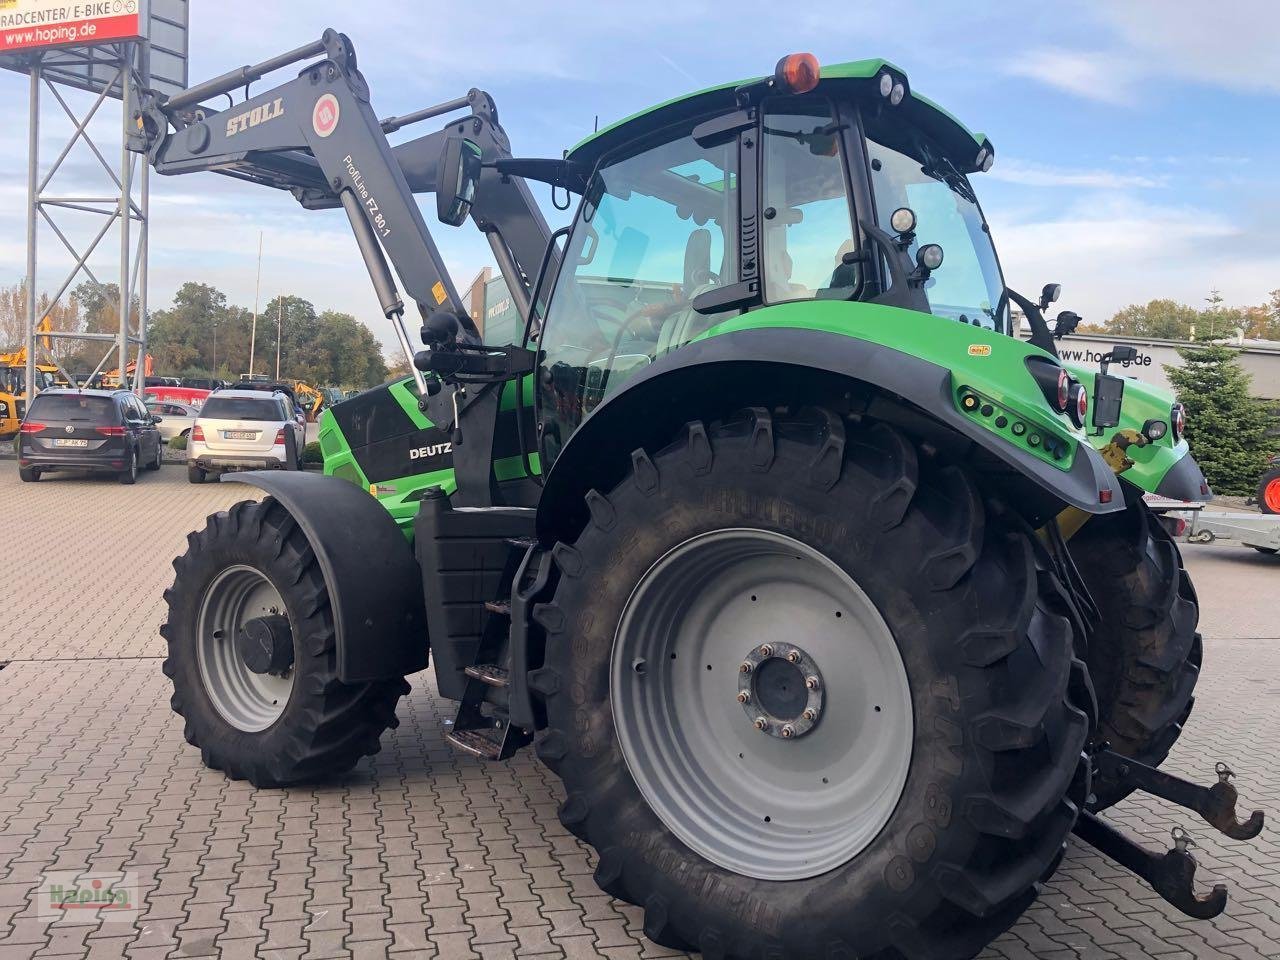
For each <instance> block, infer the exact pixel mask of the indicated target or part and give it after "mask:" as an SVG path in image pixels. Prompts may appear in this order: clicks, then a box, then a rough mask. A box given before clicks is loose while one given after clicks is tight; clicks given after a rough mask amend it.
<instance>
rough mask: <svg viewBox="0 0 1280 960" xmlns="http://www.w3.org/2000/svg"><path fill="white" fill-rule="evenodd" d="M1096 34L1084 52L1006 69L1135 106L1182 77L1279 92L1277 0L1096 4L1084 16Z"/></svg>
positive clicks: (1027, 60)
mask: <svg viewBox="0 0 1280 960" xmlns="http://www.w3.org/2000/svg"><path fill="white" fill-rule="evenodd" d="M1081 13H1082V17H1081V19H1083V20H1084V21H1085V22H1086V23H1088V22H1089V21H1094V23H1092V24H1091V25H1092V26H1093V27H1094V28H1095V31H1096V34H1095V35H1094V36H1091V37H1089V38H1088V39H1087V40H1083V39H1082V40H1081V41H1080V43H1081V46H1078V47H1070V46H1063V45H1056V46H1041V47H1039V48H1034V47H1033V48H1032V49H1031V50H1030V51H1029V52H1028V53H1027V54H1026V55H1025V56H1021V57H1017V58H1015V59H1013V60H1012V61H1011V62H1010V63H1008V64H1006V66H1005V68H1004V69H1005V72H1006V73H1008V74H1010V75H1012V76H1020V77H1028V78H1030V79H1033V80H1037V81H1039V82H1041V83H1043V84H1045V85H1046V86H1050V87H1053V88H1055V89H1057V90H1061V91H1063V92H1065V93H1069V94H1072V95H1074V96H1077V97H1081V98H1084V99H1086V100H1093V101H1096V102H1099V103H1105V104H1112V105H1118V106H1129V105H1132V104H1135V103H1136V102H1137V101H1138V99H1139V98H1140V96H1141V95H1142V94H1143V93H1144V92H1145V91H1147V90H1150V89H1153V88H1155V87H1156V86H1157V85H1158V84H1160V83H1162V82H1166V83H1167V81H1169V80H1171V79H1175V80H1183V81H1188V82H1191V83H1194V84H1198V85H1203V86H1209V87H1216V88H1219V89H1225V90H1232V91H1237V92H1243V93H1262V94H1277V93H1280V6H1278V5H1277V4H1275V3H1274V0H1231V2H1229V3H1219V4H1217V5H1216V6H1214V7H1213V9H1212V12H1211V14H1208V15H1207V14H1206V7H1205V6H1204V4H1203V3H1201V2H1199V0H1128V2H1126V3H1115V2H1113V0H1106V2H1100V0H1094V2H1093V3H1091V4H1089V6H1088V7H1087V8H1085V10H1083V11H1081Z"/></svg>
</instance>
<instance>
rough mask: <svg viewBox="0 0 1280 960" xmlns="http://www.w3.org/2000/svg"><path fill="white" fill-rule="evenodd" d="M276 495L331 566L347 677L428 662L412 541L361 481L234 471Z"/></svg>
mask: <svg viewBox="0 0 1280 960" xmlns="http://www.w3.org/2000/svg"><path fill="white" fill-rule="evenodd" d="M222 479H223V481H224V482H232V483H246V484H249V485H250V486H254V487H257V488H258V489H260V490H264V491H266V492H267V493H268V494H269V495H271V496H272V497H275V499H276V500H278V501H279V502H280V503H281V504H282V505H283V506H284V507H285V509H287V510H288V511H289V513H290V515H291V516H292V517H293V518H294V520H296V521H297V523H298V526H299V527H301V528H302V532H303V533H305V534H306V536H307V540H308V541H309V542H310V544H311V549H312V550H313V551H314V552H315V555H316V559H317V560H318V561H319V563H320V570H321V572H322V573H323V574H324V582H325V588H326V590H327V592H328V594H329V605H330V607H331V609H332V612H333V624H334V633H335V636H336V638H337V651H338V679H340V680H341V681H342V682H343V683H357V682H361V681H369V680H388V679H393V678H395V677H403V676H407V675H408V674H410V673H415V672H417V671H418V670H422V669H424V668H425V667H426V665H427V648H428V642H427V617H426V612H425V609H424V605H423V600H422V575H421V573H420V571H419V568H418V562H417V560H415V559H414V556H413V548H412V547H411V546H410V545H409V543H408V541H407V540H406V539H405V537H404V534H403V533H401V532H400V528H399V527H398V526H397V525H396V522H395V520H394V519H392V517H391V515H390V514H389V513H387V511H386V510H384V509H383V508H382V507H381V506H380V505H379V503H378V501H377V500H375V499H374V498H373V497H371V496H369V494H367V493H365V492H364V491H363V490H361V489H360V488H359V487H357V486H354V485H353V484H351V483H348V482H347V481H346V480H340V479H338V478H337V477H326V476H320V475H317V474H306V473H293V472H285V471H265V470H264V471H251V472H246V473H228V474H226V475H224V476H223V478H222Z"/></svg>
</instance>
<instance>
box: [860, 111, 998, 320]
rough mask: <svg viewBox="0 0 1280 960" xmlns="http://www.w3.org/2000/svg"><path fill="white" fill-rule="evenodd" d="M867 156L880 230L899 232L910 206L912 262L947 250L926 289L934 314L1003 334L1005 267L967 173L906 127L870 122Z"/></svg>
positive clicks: (926, 283) (927, 282)
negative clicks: (897, 221)
mask: <svg viewBox="0 0 1280 960" xmlns="http://www.w3.org/2000/svg"><path fill="white" fill-rule="evenodd" d="M908 139H909V142H908ZM886 144H892V146H888V145H886ZM867 158H868V160H869V161H870V163H871V187H872V190H873V191H874V192H875V205H876V222H877V223H878V224H879V226H880V228H881V229H883V230H885V231H888V232H889V233H891V234H892V233H894V230H893V228H892V227H891V226H890V224H889V219H890V217H892V216H893V211H894V210H896V209H898V208H899V207H910V208H911V209H912V210H914V211H915V214H916V239H915V242H914V243H912V245H911V255H912V257H913V258H914V257H915V253H916V250H917V249H918V248H919V247H920V246H921V245H922V244H926V243H936V244H939V245H940V246H941V247H942V251H943V256H944V259H943V262H942V266H941V267H939V268H938V269H937V270H935V271H934V272H933V275H932V276H930V277H929V279H928V280H927V281H926V282H925V288H924V289H925V293H926V295H927V296H928V298H929V307H930V310H931V311H932V313H933V314H934V316H938V317H947V318H949V319H951V320H958V321H960V322H962V323H972V324H975V325H977V326H981V327H985V328H986V329H988V330H992V329H994V330H1000V331H1001V332H1004V331H1006V330H1007V329H1008V327H1007V325H1006V324H1005V322H1004V316H1003V314H1004V312H1005V310H1004V308H1003V305H1002V294H1003V293H1004V280H1003V278H1002V277H1001V275H1000V264H999V262H998V261H997V260H996V253H995V248H994V247H993V246H992V244H991V235H990V234H989V233H988V232H987V229H986V221H984V220H983V218H982V211H981V209H980V208H979V207H978V202H977V198H976V197H975V196H974V194H973V189H972V187H970V185H969V181H968V179H967V178H966V177H965V176H964V174H962V173H960V172H958V171H957V170H956V169H955V167H954V166H952V164H951V162H950V161H949V160H947V159H946V157H944V156H943V155H942V153H941V151H938V150H937V149H936V148H934V147H932V146H931V145H930V144H929V143H928V141H926V140H925V139H923V138H922V137H920V136H919V135H914V136H913V135H911V134H910V133H909V132H907V131H904V130H902V129H901V128H899V129H896V130H893V131H888V130H885V131H878V130H877V129H876V127H875V126H874V125H873V124H870V123H869V124H868V128H867ZM998 314H999V315H998Z"/></svg>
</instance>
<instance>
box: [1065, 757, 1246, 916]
mask: <svg viewBox="0 0 1280 960" xmlns="http://www.w3.org/2000/svg"><path fill="white" fill-rule="evenodd" d="M1093 762H1094V768H1095V770H1096V772H1097V773H1098V774H1100V775H1105V776H1107V777H1109V778H1114V779H1115V780H1116V781H1118V782H1121V783H1124V784H1125V785H1127V786H1131V787H1133V788H1134V789H1137V790H1141V791H1143V792H1144V793H1149V794H1151V795H1152V796H1156V797H1160V798H1161V799H1163V800H1168V801H1169V802H1170V803H1176V804H1177V805H1178V806H1180V807H1186V808H1187V809H1188V810H1194V811H1195V812H1196V813H1198V814H1200V816H1201V817H1203V818H1204V820H1205V822H1206V823H1208V824H1209V825H1210V826H1212V827H1213V828H1214V829H1216V830H1218V831H1220V832H1221V833H1223V834H1225V835H1226V836H1228V837H1231V838H1232V839H1233V840H1252V839H1253V838H1254V837H1256V836H1257V835H1258V834H1259V833H1261V832H1262V825H1263V814H1262V811H1260V810H1255V811H1254V812H1253V813H1252V814H1251V815H1250V817H1249V819H1248V820H1246V821H1244V822H1243V823H1242V822H1241V821H1240V820H1239V819H1238V817H1237V816H1236V802H1237V800H1238V799H1239V795H1238V794H1237V793H1236V788H1235V786H1234V785H1232V783H1231V778H1232V777H1233V776H1235V774H1234V773H1233V772H1232V771H1231V768H1230V767H1228V766H1227V765H1226V764H1225V763H1218V764H1217V765H1216V767H1215V769H1216V771H1217V774H1218V782H1217V783H1215V784H1214V785H1213V786H1211V787H1202V786H1199V785H1198V784H1194V783H1191V782H1190V781H1187V780H1183V779H1182V778H1181V777H1175V776H1173V775H1172V774H1169V773H1165V772H1163V771H1161V770H1156V769H1155V768H1154V767H1149V766H1147V765H1146V764H1143V763H1139V762H1138V761H1136V760H1131V759H1129V758H1128V757H1122V756H1121V755H1120V754H1118V753H1113V752H1112V751H1111V750H1108V749H1106V748H1105V747H1104V748H1103V749H1101V750H1099V751H1098V752H1097V753H1095V754H1094V756H1093ZM1074 833H1075V834H1076V836H1078V837H1079V838H1080V839H1081V840H1083V841H1085V843H1088V844H1089V845H1090V846H1092V847H1095V848H1096V849H1097V850H1098V851H1100V852H1101V853H1103V854H1105V855H1106V856H1108V857H1110V858H1111V859H1113V860H1115V861H1116V862H1117V863H1119V864H1120V865H1122V866H1124V867H1126V868H1128V869H1129V870H1132V871H1133V872H1134V873H1135V874H1137V875H1138V876H1139V877H1141V878H1142V879H1143V880H1145V881H1147V883H1149V884H1150V885H1151V888H1152V889H1153V890H1155V891H1156V893H1158V894H1160V896H1162V897H1163V898H1164V899H1165V900H1166V901H1167V902H1169V903H1171V904H1172V905H1173V906H1175V907H1177V908H1178V909H1179V910H1181V911H1182V912H1183V913H1185V914H1186V915H1187V916H1189V917H1193V918H1195V919H1197V920H1209V919H1212V918H1213V917H1216V916H1218V914H1220V913H1222V911H1223V910H1225V909H1226V906H1227V888H1226V886H1225V885H1224V884H1221V883H1219V884H1215V885H1214V888H1213V890H1212V892H1210V893H1209V894H1208V895H1206V896H1203V897H1200V896H1197V895H1196V893H1195V887H1194V881H1195V873H1196V859H1195V857H1193V856H1192V855H1191V853H1190V851H1189V849H1188V848H1189V847H1193V846H1195V841H1194V840H1192V838H1191V836H1190V835H1189V834H1188V833H1187V832H1186V831H1185V830H1183V829H1182V828H1181V827H1174V828H1173V831H1172V835H1173V847H1172V848H1171V849H1170V850H1169V851H1168V852H1167V853H1164V854H1160V853H1156V852H1154V851H1151V850H1148V849H1146V848H1145V847H1143V846H1141V845H1140V844H1138V843H1136V842H1134V841H1133V840H1131V839H1129V838H1128V837H1127V836H1125V835H1124V834H1123V833H1121V832H1120V831H1119V830H1117V829H1116V828H1115V827H1113V826H1111V825H1110V824H1108V823H1106V822H1105V821H1103V820H1101V819H1099V818H1098V816H1097V815H1096V814H1093V813H1081V815H1080V819H1079V820H1077V821H1076V825H1075V828H1074Z"/></svg>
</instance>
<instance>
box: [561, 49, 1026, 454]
mask: <svg viewBox="0 0 1280 960" xmlns="http://www.w3.org/2000/svg"><path fill="white" fill-rule="evenodd" d="M787 78H790V80H789V81H788V79H787ZM821 78H822V82H821V85H820V86H819V84H818V68H817V64H816V62H813V61H812V60H811V58H808V57H807V56H804V55H801V56H799V57H794V58H791V59H789V60H788V61H786V62H784V65H783V67H782V68H781V69H780V71H779V72H778V74H777V77H776V78H774V77H771V78H768V79H766V80H762V81H755V82H747V83H744V84H739V85H735V86H725V87H719V88H715V89H712V90H708V91H705V92H703V93H700V94H695V95H693V96H690V97H687V98H684V99H681V100H678V101H676V102H674V103H671V104H667V105H664V106H660V107H657V108H655V109H653V110H652V111H650V112H648V113H646V114H642V115H639V116H637V117H634V118H631V119H629V120H626V121H623V122H621V123H619V124H615V125H614V126H612V127H609V128H606V129H605V130H602V131H600V132H599V133H597V134H595V135H593V136H592V137H590V138H588V139H587V140H585V141H584V142H583V143H581V144H579V145H578V146H577V147H575V148H574V149H573V150H572V151H570V153H569V154H568V157H567V164H568V165H569V166H570V167H571V168H572V169H574V170H577V171H584V172H585V171H591V172H590V175H589V176H588V177H587V178H586V183H585V187H584V196H583V200H582V203H581V205H580V206H579V209H578V213H577V216H576V217H575V219H574V223H573V227H572V232H571V233H570V236H569V240H568V245H567V248H566V255H565V258H564V266H563V267H562V268H561V270H560V273H559V276H558V277H557V279H556V282H555V285H554V290H553V292H552V294H551V298H550V307H549V308H548V310H547V312H546V319H545V327H546V334H545V336H543V337H542V339H541V347H542V350H543V351H544V360H543V369H544V375H543V377H542V378H541V381H540V382H541V384H542V393H541V403H542V409H543V410H544V418H545V419H544V426H545V436H544V452H545V454H546V457H547V461H548V463H550V462H553V461H554V458H555V454H556V452H557V451H558V449H559V446H560V445H561V444H562V443H563V442H564V441H565V440H567V438H568V436H569V434H571V433H572V432H573V430H574V428H576V427H577V425H578V424H579V423H580V422H581V420H582V418H583V417H584V416H586V415H587V414H588V413H590V412H591V411H592V410H593V409H594V408H595V407H596V406H597V405H598V404H599V403H600V402H601V400H603V399H604V398H605V397H606V396H608V395H609V394H611V393H614V392H616V391H617V390H618V389H619V387H620V386H621V385H622V384H623V383H624V382H625V381H626V379H627V378H628V377H629V376H631V375H633V374H635V373H636V372H637V371H638V370H640V369H642V368H644V367H645V366H647V365H649V364H651V363H653V362H654V361H655V360H657V359H659V358H661V357H664V356H666V355H667V354H669V353H671V352H672V351H673V350H676V349H679V348H681V347H683V346H685V345H686V344H688V343H690V342H691V341H693V340H696V339H697V338H699V337H700V336H702V335H704V334H705V333H706V332H707V331H708V330H710V329H711V328H712V327H714V326H715V325H716V324H718V323H721V322H723V321H726V320H729V319H732V318H734V317H737V316H738V315H739V314H740V313H741V312H742V311H743V310H753V309H757V308H762V307H767V306H772V305H776V304H795V303H802V302H804V301H813V300H824V301H867V302H872V303H884V304H892V305H895V306H903V307H908V308H911V309H916V310H922V311H925V312H931V313H933V314H935V315H937V316H941V317H946V318H949V319H952V320H956V321H959V322H961V323H968V324H972V325H974V326H977V327H983V328H985V329H988V330H998V331H1000V332H1006V331H1007V316H1008V313H1007V309H1006V308H1005V306H1004V305H1005V304H1006V303H1007V299H1006V298H1004V297H1003V296H1002V293H1003V289H1004V283H1003V281H1002V278H1001V275H1000V267H999V262H998V260H997V258H996V255H995V250H994V248H993V246H992V243H991V238H990V233H989V231H988V229H987V225H986V222H985V220H984V219H983V216H982V211H981V208H980V207H979V205H978V202H977V198H976V196H975V195H974V192H973V189H972V187H971V186H970V184H969V181H968V177H967V175H968V174H969V173H975V172H979V171H982V170H986V169H989V168H990V166H991V164H992V161H993V159H994V151H993V148H992V146H991V144H990V143H989V142H988V141H987V140H986V138H985V137H982V136H975V135H973V134H971V133H969V132H968V131H967V130H966V129H965V128H964V127H963V126H961V125H960V124H959V123H958V122H957V121H955V120H954V119H952V118H951V117H950V116H948V115H947V114H945V113H943V112H942V111H941V110H939V109H938V108H937V107H935V106H934V105H933V104H932V103H930V102H928V101H926V100H923V99H922V98H919V97H916V96H915V95H913V94H911V93H910V91H909V88H908V86H907V80H906V77H905V76H904V75H903V74H902V73H901V71H899V70H898V69H897V68H895V67H893V66H892V65H890V64H888V63H886V62H885V61H883V60H864V61H858V62H855V63H848V64H840V65H837V66H834V67H827V68H825V69H823V70H822V71H821ZM847 316H848V321H849V322H850V323H856V322H857V317H858V314H855V313H849V314H848V315H847ZM904 322H906V320H905V318H904Z"/></svg>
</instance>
